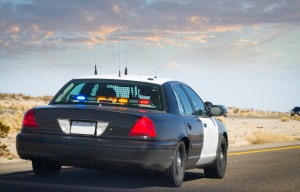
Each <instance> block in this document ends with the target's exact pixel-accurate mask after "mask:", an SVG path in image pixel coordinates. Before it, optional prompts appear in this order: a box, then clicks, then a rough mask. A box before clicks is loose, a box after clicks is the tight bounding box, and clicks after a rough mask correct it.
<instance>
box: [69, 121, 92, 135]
mask: <svg viewBox="0 0 300 192" xmlns="http://www.w3.org/2000/svg"><path fill="white" fill-rule="evenodd" d="M95 128H96V123H95V122H84V121H72V124H71V133H73V134H83V135H95Z"/></svg>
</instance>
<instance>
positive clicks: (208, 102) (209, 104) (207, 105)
mask: <svg viewBox="0 0 300 192" xmlns="http://www.w3.org/2000/svg"><path fill="white" fill-rule="evenodd" d="M204 104H205V106H206V107H207V108H208V109H210V108H211V107H212V106H213V104H212V103H211V102H210V101H206V102H205V103H204Z"/></svg>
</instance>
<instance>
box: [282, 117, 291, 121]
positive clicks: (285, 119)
mask: <svg viewBox="0 0 300 192" xmlns="http://www.w3.org/2000/svg"><path fill="white" fill-rule="evenodd" d="M280 120H281V121H282V122H288V121H289V120H290V118H289V117H288V116H283V117H281V118H280Z"/></svg>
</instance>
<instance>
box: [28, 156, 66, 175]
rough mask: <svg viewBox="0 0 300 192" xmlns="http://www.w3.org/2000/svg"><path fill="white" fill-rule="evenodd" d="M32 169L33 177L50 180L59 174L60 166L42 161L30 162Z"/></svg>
mask: <svg viewBox="0 0 300 192" xmlns="http://www.w3.org/2000/svg"><path fill="white" fill-rule="evenodd" d="M32 169H33V172H34V174H35V176H37V177H40V178H52V177H55V176H57V175H58V174H59V173H60V170H61V165H60V164H58V163H50V162H45V161H42V160H32Z"/></svg>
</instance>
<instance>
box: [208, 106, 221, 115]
mask: <svg viewBox="0 0 300 192" xmlns="http://www.w3.org/2000/svg"><path fill="white" fill-rule="evenodd" d="M209 113H210V114H211V115H212V116H216V117H217V116H221V115H223V111H222V109H221V107H218V106H212V107H211V108H210V109H209Z"/></svg>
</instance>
